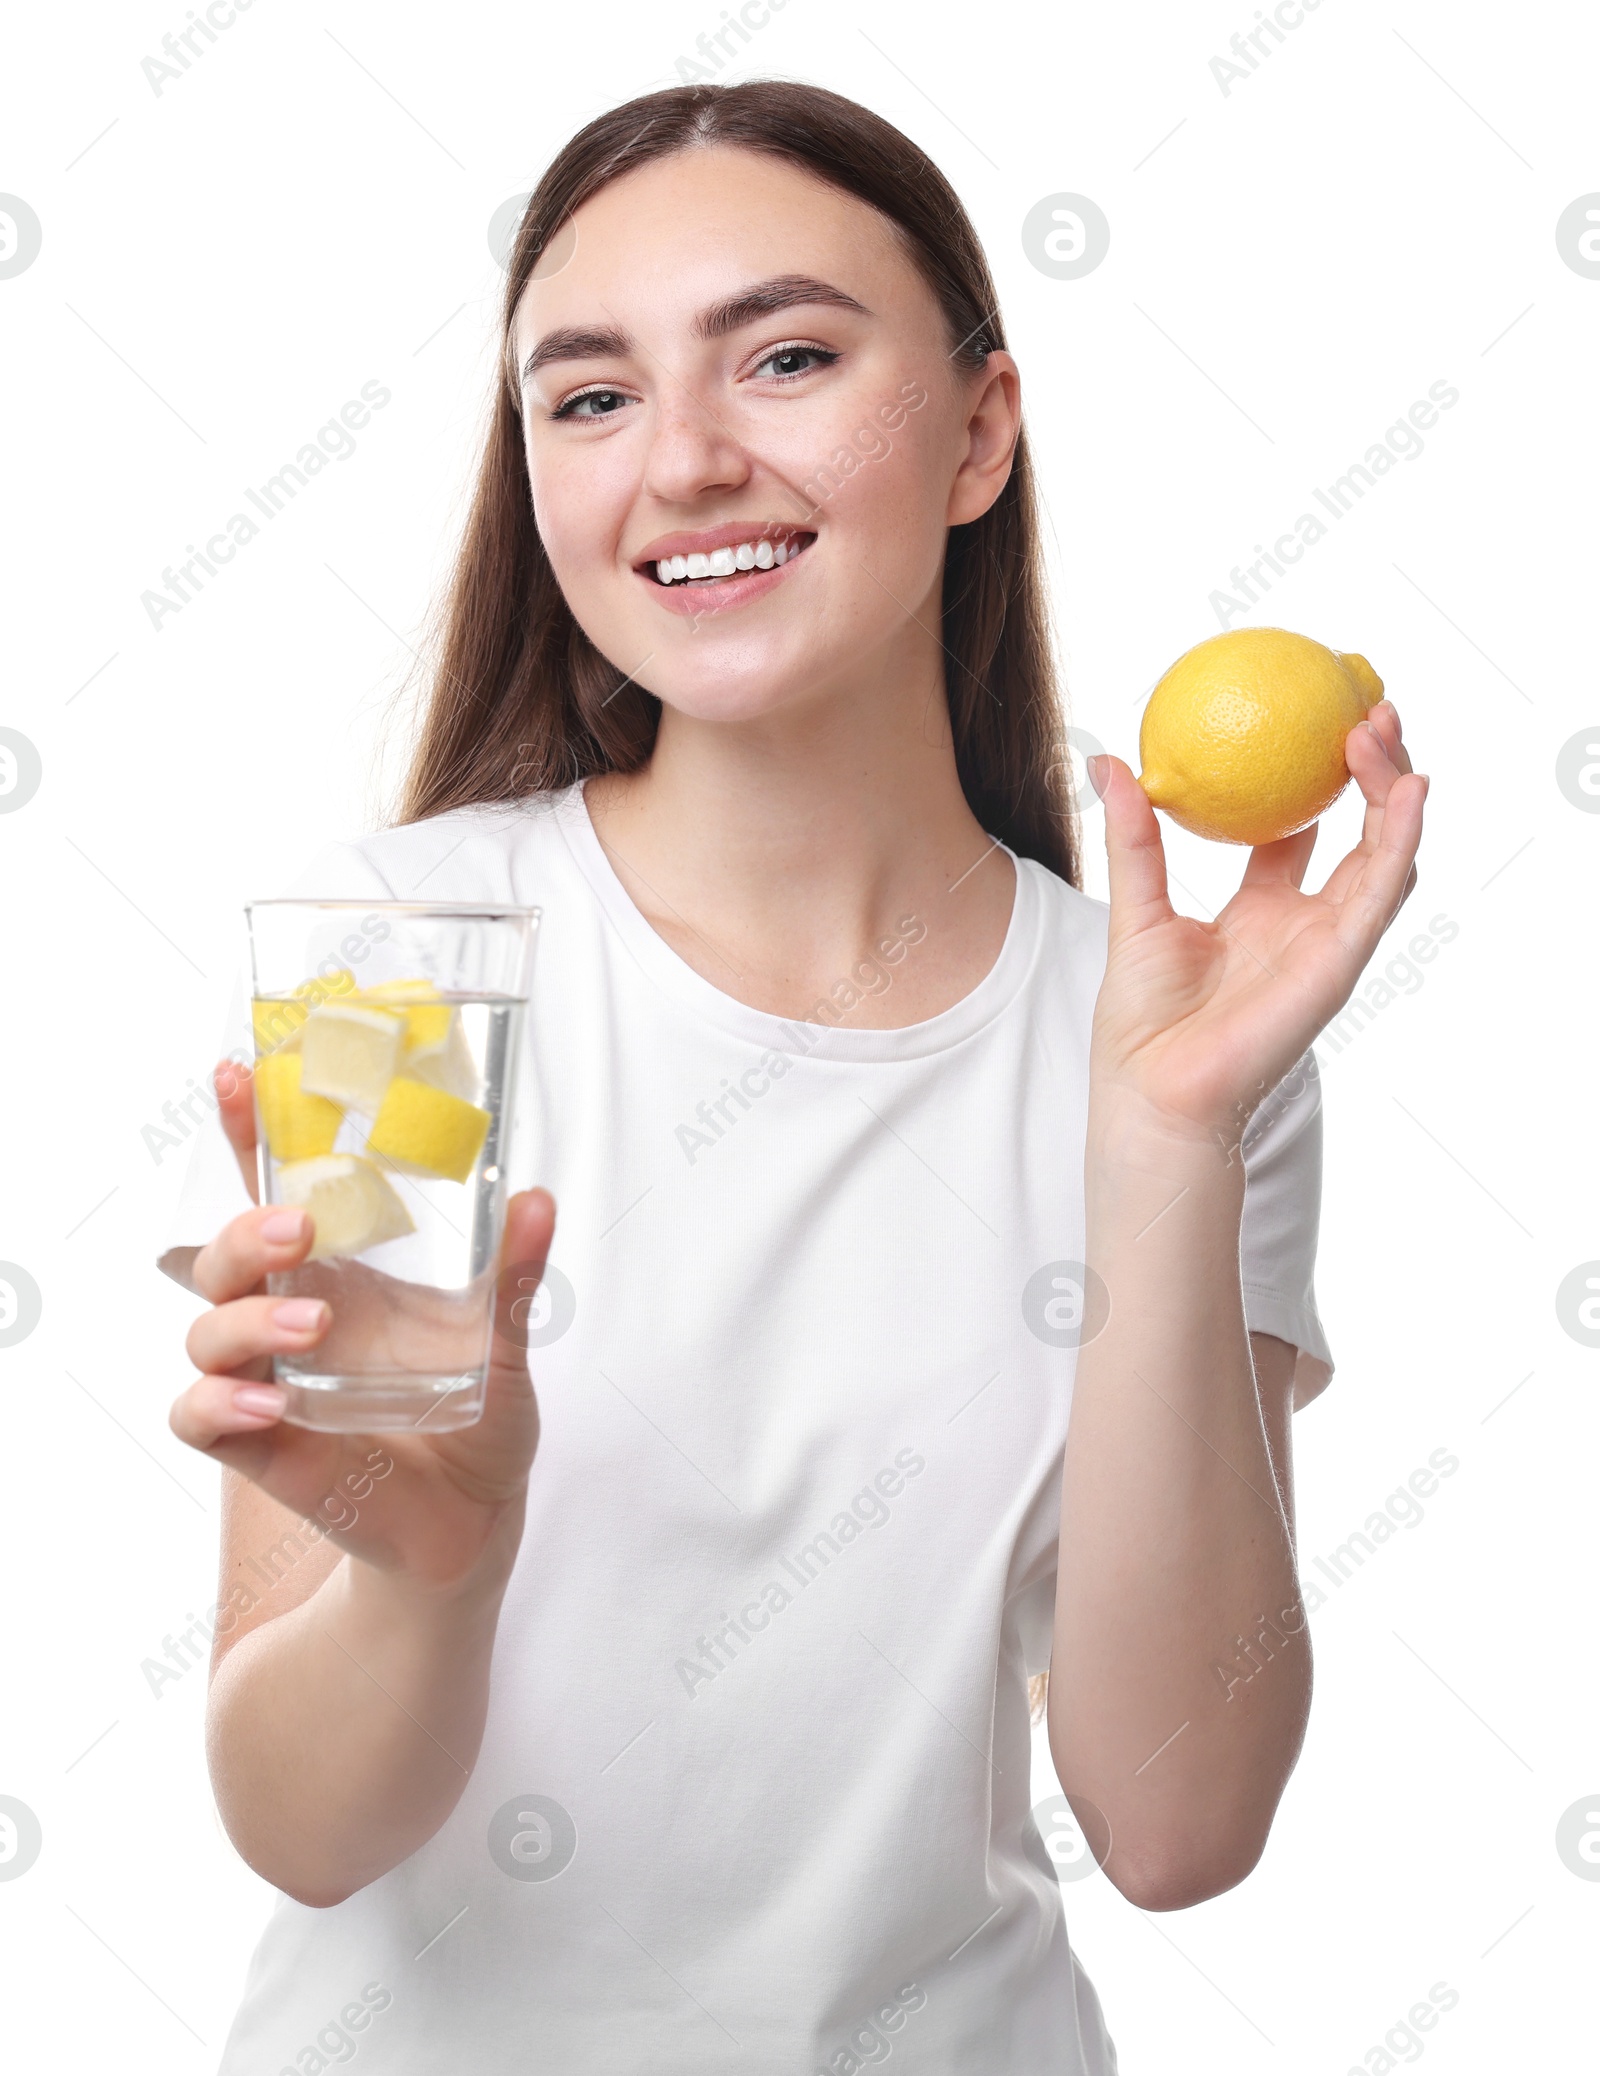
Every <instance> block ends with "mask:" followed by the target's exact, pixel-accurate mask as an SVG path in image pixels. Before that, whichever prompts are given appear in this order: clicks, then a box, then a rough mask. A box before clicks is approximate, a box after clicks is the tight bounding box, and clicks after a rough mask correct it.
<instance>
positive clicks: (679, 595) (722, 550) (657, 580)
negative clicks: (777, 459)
mask: <svg viewBox="0 0 1600 2076" xmlns="http://www.w3.org/2000/svg"><path fill="white" fill-rule="evenodd" d="M815 539H816V535H815V534H814V533H811V532H807V531H805V530H803V529H801V528H786V529H784V530H783V531H781V532H780V531H771V530H769V531H766V532H760V531H753V532H752V533H751V534H750V535H749V537H748V538H747V539H744V540H725V541H723V542H722V543H720V544H719V545H717V546H716V547H712V548H702V549H690V550H686V551H685V552H684V553H682V554H672V555H662V556H657V557H655V558H654V559H653V560H648V561H645V562H643V563H641V564H639V565H637V569H636V574H637V575H639V576H640V577H642V578H643V579H644V580H645V582H647V583H648V584H649V586H650V588H651V590H652V591H653V592H654V593H655V596H656V598H657V600H658V601H659V602H660V604H662V605H663V606H665V607H667V609H668V610H669V611H671V612H676V613H680V614H696V613H704V612H720V611H721V610H723V609H724V608H725V607H727V606H732V605H743V604H744V603H745V602H746V601H747V600H749V601H753V600H755V599H757V598H761V597H764V596H765V595H766V593H767V592H768V591H770V590H771V589H772V588H773V586H774V585H775V584H777V583H779V582H780V581H781V580H782V578H783V576H784V574H785V573H786V572H787V571H788V570H789V569H790V568H791V567H792V566H793V565H794V563H795V562H797V561H798V560H799V558H800V557H801V555H803V554H804V553H805V551H806V549H807V548H809V547H810V546H811V544H812V542H813V541H814V540H815Z"/></svg>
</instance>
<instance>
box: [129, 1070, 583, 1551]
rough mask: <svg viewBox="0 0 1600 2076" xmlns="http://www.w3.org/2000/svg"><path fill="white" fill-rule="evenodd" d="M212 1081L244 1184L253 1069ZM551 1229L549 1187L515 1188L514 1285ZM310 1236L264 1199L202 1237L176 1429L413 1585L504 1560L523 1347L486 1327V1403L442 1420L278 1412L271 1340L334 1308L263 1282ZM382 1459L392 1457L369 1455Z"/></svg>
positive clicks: (521, 1463) (508, 1239) (517, 1485)
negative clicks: (404, 1422)
mask: <svg viewBox="0 0 1600 2076" xmlns="http://www.w3.org/2000/svg"><path fill="white" fill-rule="evenodd" d="M214 1085H215V1087H216V1091H217V1097H218V1102H219V1105H220V1110H221V1118H222V1124H223V1129H224V1130H225V1131H226V1133H227V1135H228V1138H229V1140H230V1141H231V1143H232V1145H233V1148H234V1151H235V1153H236V1154H237V1155H238V1156H239V1162H240V1166H241V1168H242V1169H243V1170H244V1172H245V1175H246V1179H247V1181H249V1182H250V1185H251V1193H252V1195H253V1194H254V1193H255V1192H254V1180H253V1175H254V1167H255V1160H254V1154H255V1103H254V1093H253V1090H252V1087H251V1083H250V1080H249V1078H248V1076H246V1075H242V1074H240V1073H239V1072H238V1070H237V1069H236V1068H234V1067H233V1066H232V1065H231V1063H224V1064H223V1065H222V1066H220V1067H219V1068H218V1070H217V1072H216V1075H215V1076H214ZM554 1229H555V1203H554V1200H553V1199H552V1197H551V1196H550V1193H549V1192H548V1191H547V1190H543V1189H534V1190H524V1191H522V1192H520V1193H519V1194H518V1195H516V1196H514V1197H512V1199H511V1201H510V1204H509V1206H508V1207H507V1212H506V1231H505V1238H504V1241H503V1244H502V1249H501V1256H500V1263H501V1270H502V1273H503V1272H504V1270H505V1269H506V1268H507V1267H509V1266H511V1265H513V1264H514V1265H515V1266H516V1268H517V1284H518V1287H519V1288H525V1289H527V1290H530V1291H531V1290H532V1289H533V1287H534V1286H535V1285H536V1283H537V1280H538V1277H539V1274H540V1273H541V1272H542V1270H543V1267H544V1261H545V1257H546V1255H547V1254H548V1252H549V1248H550V1240H551V1236H552V1234H553V1232H554ZM312 1239H313V1227H312V1222H311V1219H310V1218H309V1217H308V1216H307V1214H306V1213H305V1212H304V1211H301V1210H297V1209H295V1208H294V1207H292V1206H288V1205H273V1204H269V1205H261V1206H258V1207H257V1208H256V1209H254V1210H252V1211H246V1212H243V1213H241V1215H240V1216H239V1217H237V1218H235V1219H232V1220H231V1221H230V1222H229V1223H228V1224H227V1225H226V1226H224V1227H223V1229H222V1231H221V1232H220V1233H219V1234H218V1235H217V1237H216V1238H215V1239H214V1240H213V1241H211V1243H210V1244H209V1245H208V1246H206V1247H203V1248H202V1249H201V1250H200V1252H199V1254H198V1256H197V1257H196V1259H195V1263H194V1267H193V1271H192V1276H193V1282H194V1287H195V1289H196V1290H197V1291H198V1292H199V1294H200V1295H201V1296H202V1297H205V1298H209V1299H210V1301H211V1309H210V1311H208V1312H204V1313H202V1314H201V1316H200V1317H199V1318H198V1319H197V1320H196V1321H195V1323H194V1325H193V1326H192V1327H191V1329H190V1331H189V1337H188V1340H187V1342H186V1344H185V1345H186V1347H187V1350H188V1354H189V1359H190V1361H191V1362H193V1363H194V1364H195V1366H196V1368H197V1369H199V1370H200V1371H201V1373H202V1374H201V1375H200V1376H199V1377H197V1378H196V1380H195V1381H194V1383H193V1384H191V1385H190V1386H189V1388H188V1390H186V1391H185V1392H183V1393H182V1395H181V1396H180V1397H179V1398H178V1399H177V1400H176V1401H175V1402H174V1404H173V1407H172V1412H171V1416H170V1419H171V1426H172V1431H173V1433H174V1434H176V1435H177V1436H178V1438H179V1440H180V1441H184V1442H187V1443H188V1444H189V1445H190V1447H191V1448H195V1449H198V1450H200V1451H201V1452H202V1454H204V1455H207V1456H212V1457H215V1458H216V1459H217V1461H218V1462H220V1463H226V1464H229V1465H231V1466H232V1468H233V1469H234V1470H236V1471H238V1472H239V1473H240V1474H241V1475H242V1476H244V1477H246V1478H249V1479H250V1480H252V1482H253V1483H255V1484H257V1485H259V1486H260V1487H261V1489H262V1490H263V1491H264V1492H266V1493H268V1494H269V1495H270V1496H271V1497H272V1498H273V1499H275V1500H277V1501H279V1502H280V1503H281V1504H282V1505H283V1506H286V1507H288V1508H290V1509H292V1510H293V1511H294V1512H295V1513H297V1514H299V1515H300V1516H301V1517H302V1518H305V1519H315V1520H317V1521H318V1522H319V1523H320V1524H321V1525H322V1526H323V1527H324V1528H325V1529H326V1530H327V1532H328V1535H329V1537H330V1540H332V1541H333V1542H335V1543H337V1544H338V1545H339V1546H340V1547H341V1548H342V1549H344V1550H346V1551H348V1552H349V1553H350V1554H351V1555H352V1556H355V1557H360V1558H363V1559H364V1560H365V1561H366V1562H368V1563H369V1564H372V1565H374V1566H376V1567H377V1568H378V1569H379V1570H381V1571H384V1572H388V1573H390V1574H392V1575H394V1576H396V1577H397V1578H400V1579H404V1580H407V1581H409V1582H411V1583H413V1584H415V1585H417V1586H420V1587H423V1588H428V1587H440V1588H448V1587H452V1586H455V1585H458V1584H460V1583H461V1582H462V1581H463V1580H465V1579H466V1578H467V1577H468V1576H469V1575H470V1574H471V1573H472V1572H473V1571H474V1569H475V1568H476V1567H477V1566H478V1565H479V1563H480V1562H481V1561H482V1560H484V1559H485V1558H486V1557H487V1556H489V1555H490V1554H491V1553H492V1552H494V1551H496V1549H497V1548H498V1555H499V1558H500V1560H501V1561H502V1562H506V1563H508V1562H509V1560H510V1557H511V1556H512V1555H514V1552H515V1545H516V1543H517V1541H519V1540H520V1537H521V1519H522V1501H523V1499H524V1496H525V1494H526V1491H527V1483H528V1472H529V1468H530V1466H531V1464H532V1462H533V1457H534V1451H535V1449H536V1448H537V1446H538V1439H539V1413H538V1407H537V1404H536V1402H535V1400H534V1395H533V1386H532V1383H531V1382H530V1380H529V1376H528V1364H527V1354H526V1351H525V1349H523V1348H522V1347H520V1346H517V1345H515V1343H514V1341H508V1340H507V1339H505V1338H503V1337H502V1336H501V1335H500V1334H499V1333H496V1334H495V1336H494V1339H493V1343H492V1354H491V1358H490V1364H489V1374H488V1379H487V1384H486V1389H485V1399H484V1411H483V1417H482V1419H481V1420H479V1421H478V1422H477V1423H476V1424H475V1425H474V1426H471V1427H465V1428H459V1429H457V1430H456V1431H455V1432H453V1433H448V1434H435V1435H430V1434H427V1433H426V1432H405V1433H395V1434H390V1433H385V1434H383V1435H359V1434H345V1435H340V1434H319V1433H316V1432H314V1431H313V1430H311V1429H309V1428H304V1427H294V1426H291V1425H289V1424H288V1423H287V1422H285V1421H284V1420H283V1419H282V1417H281V1416H282V1412H283V1408H284V1405H285V1403H286V1401H285V1398H284V1394H283V1392H282V1391H281V1390H280V1389H279V1387H278V1386H276V1385H275V1384H274V1383H273V1382H272V1381H271V1380H272V1356H273V1355H274V1354H275V1353H283V1354H291V1353H292V1354H295V1355H303V1354H305V1353H307V1352H309V1351H310V1350H311V1349H314V1348H315V1347H316V1346H317V1345H318V1344H319V1342H321V1341H322V1340H323V1338H324V1337H325V1335H326V1334H327V1332H328V1328H329V1325H330V1324H331V1318H330V1312H329V1307H328V1305H327V1304H326V1303H325V1302H324V1301H322V1300H320V1299H305V1298H273V1297H269V1296H268V1295H267V1294H266V1277H267V1275H268V1273H269V1272H273V1271H277V1270H283V1269H292V1268H295V1267H296V1266H297V1265H298V1264H299V1263H301V1262H303V1261H304V1260H305V1257H306V1255H307V1254H308V1252H309V1251H310V1248H311V1244H312ZM380 1448H381V1455H380V1454H379V1449H380ZM383 1460H388V1461H389V1462H390V1463H391V1464H392V1469H391V1470H389V1471H377V1470H375V1464H376V1463H378V1462H382V1461H383ZM352 1516H353V1517H354V1518H351V1517H352ZM508 1541H509V1544H510V1547H509V1548H506V1547H505V1545H506V1544H507V1543H508Z"/></svg>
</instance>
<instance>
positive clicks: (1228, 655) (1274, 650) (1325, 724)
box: [1139, 627, 1383, 844]
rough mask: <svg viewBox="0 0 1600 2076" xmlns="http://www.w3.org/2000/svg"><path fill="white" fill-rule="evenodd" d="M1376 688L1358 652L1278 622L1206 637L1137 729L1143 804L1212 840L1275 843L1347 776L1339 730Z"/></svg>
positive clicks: (1317, 810)
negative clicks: (1342, 649) (1328, 646)
mask: <svg viewBox="0 0 1600 2076" xmlns="http://www.w3.org/2000/svg"><path fill="white" fill-rule="evenodd" d="M1382 697H1383V680H1382V679H1381V678H1380V677H1379V676H1378V673H1377V672H1376V671H1375V670H1374V669H1373V667H1372V665H1371V664H1370V663H1369V662H1368V661H1367V659H1366V657H1365V656H1357V655H1354V654H1352V653H1349V652H1346V653H1345V654H1344V655H1341V654H1340V653H1339V651H1338V650H1337V649H1325V648H1324V647H1323V646H1322V644H1321V642H1314V641H1312V640H1311V639H1310V638H1309V636H1307V635H1303V634H1291V633H1290V632H1289V630H1288V629H1287V628H1285V627H1240V628H1236V629H1234V630H1233V631H1232V632H1231V633H1229V634H1214V635H1212V636H1211V638H1210V640H1209V641H1203V642H1198V643H1196V645H1195V646H1194V648H1192V649H1190V650H1189V652H1188V653H1187V655H1183V656H1180V657H1179V658H1178V660H1177V662H1176V663H1174V664H1173V666H1172V668H1171V669H1170V670H1169V671H1168V672H1167V673H1166V675H1165V676H1164V677H1163V678H1162V679H1161V681H1160V683H1159V684H1158V685H1157V686H1156V688H1155V690H1154V691H1153V692H1152V693H1151V695H1150V703H1149V705H1148V706H1147V707H1146V708H1145V710H1144V720H1143V722H1142V723H1141V725H1140V728H1139V761H1140V762H1141V763H1142V764H1143V766H1144V769H1143V770H1142V771H1141V772H1140V774H1139V783H1140V785H1141V786H1143V787H1144V790H1145V792H1146V793H1147V794H1148V795H1149V797H1150V800H1151V803H1152V804H1153V805H1154V806H1156V807H1159V808H1161V809H1162V810H1163V811H1164V812H1165V813H1167V814H1169V815H1171V817H1172V819H1173V820H1174V821H1175V822H1177V823H1179V824H1180V825H1181V826H1182V827H1183V828H1185V829H1189V830H1192V831H1193V832H1194V834H1195V835H1196V836H1208V837H1210V838H1211V839H1212V841H1213V842H1216V843H1251V844H1254V843H1275V842H1276V841H1277V840H1278V838H1279V837H1280V836H1293V835H1294V833H1295V831H1296V830H1298V829H1304V828H1307V827H1308V826H1309V825H1310V824H1311V823H1312V822H1314V821H1315V820H1316V819H1317V817H1318V815H1320V814H1322V813H1324V812H1325V811H1326V809H1328V808H1330V807H1331V806H1332V805H1333V803H1334V801H1335V800H1337V799H1338V797H1339V795H1340V794H1341V793H1342V792H1343V791H1344V789H1345V787H1346V785H1347V784H1348V783H1349V779H1350V773H1349V770H1348V768H1347V767H1346V764H1345V761H1344V739H1345V737H1346V735H1348V734H1349V732H1350V730H1351V729H1352V728H1354V727H1355V725H1356V723H1357V722H1358V721H1360V720H1361V719H1362V718H1363V717H1364V716H1365V714H1366V711H1367V709H1368V707H1369V706H1373V705H1375V704H1376V703H1377V701H1378V700H1380V699H1382Z"/></svg>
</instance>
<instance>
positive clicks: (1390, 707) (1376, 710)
mask: <svg viewBox="0 0 1600 2076" xmlns="http://www.w3.org/2000/svg"><path fill="white" fill-rule="evenodd" d="M1367 719H1368V720H1369V721H1370V722H1371V723H1372V725H1373V727H1374V728H1376V729H1377V731H1378V733H1379V735H1380V736H1382V738H1383V746H1384V748H1385V749H1386V750H1387V751H1388V753H1389V761H1390V763H1391V764H1393V765H1394V767H1395V769H1396V770H1397V771H1398V772H1400V773H1401V774H1402V775H1403V774H1404V773H1406V772H1408V771H1409V770H1410V769H1411V757H1410V754H1409V752H1408V751H1407V749H1406V746H1405V743H1404V741H1403V739H1402V737H1401V733H1400V712H1399V709H1398V708H1397V707H1396V705H1395V703H1394V701H1393V700H1392V699H1380V700H1379V701H1378V704H1377V705H1376V706H1374V707H1369V708H1368V709H1367Z"/></svg>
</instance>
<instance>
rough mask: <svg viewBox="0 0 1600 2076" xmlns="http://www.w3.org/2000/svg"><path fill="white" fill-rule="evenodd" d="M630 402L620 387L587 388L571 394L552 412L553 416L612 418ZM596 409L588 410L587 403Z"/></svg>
mask: <svg viewBox="0 0 1600 2076" xmlns="http://www.w3.org/2000/svg"><path fill="white" fill-rule="evenodd" d="M627 402H629V399H628V398H627V397H625V396H624V395H623V394H622V392H621V390H618V389H585V390H583V391H581V392H580V393H579V394H578V395H577V396H569V397H568V398H567V400H566V402H565V403H564V404H558V405H557V406H556V408H555V409H554V410H553V411H552V412H551V414H550V415H551V417H552V418H611V417H614V416H615V415H616V413H617V411H618V410H620V409H621V407H622V406H623V405H624V404H626V403H627ZM589 404H593V406H594V409H593V410H592V411H591V410H587V409H585V408H584V407H585V406H586V405H589Z"/></svg>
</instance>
